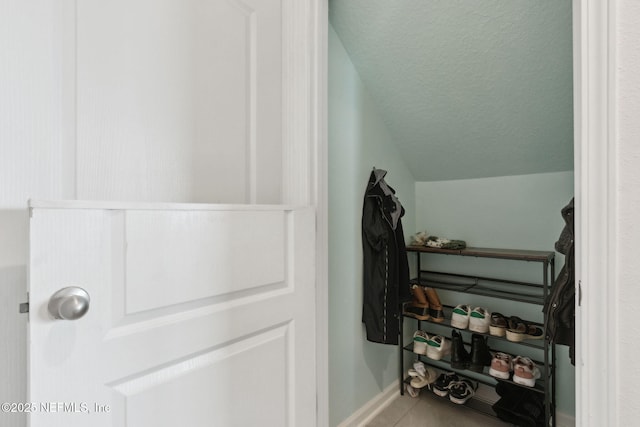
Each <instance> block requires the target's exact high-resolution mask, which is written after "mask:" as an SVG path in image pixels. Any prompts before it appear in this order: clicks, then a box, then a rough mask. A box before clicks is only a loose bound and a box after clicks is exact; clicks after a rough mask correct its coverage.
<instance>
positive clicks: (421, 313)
mask: <svg viewBox="0 0 640 427" xmlns="http://www.w3.org/2000/svg"><path fill="white" fill-rule="evenodd" d="M411 295H413V301H411V302H408V303H405V304H404V306H403V310H402V312H403V313H404V314H405V315H407V316H411V317H415V318H416V319H418V320H429V319H430V318H431V316H430V315H429V302H428V301H427V297H426V295H425V294H424V289H423V288H422V286H418V285H414V284H412V285H411Z"/></svg>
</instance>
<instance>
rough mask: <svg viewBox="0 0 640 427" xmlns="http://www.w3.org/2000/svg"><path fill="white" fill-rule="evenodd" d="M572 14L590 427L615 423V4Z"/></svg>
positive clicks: (582, 371) (584, 419)
mask: <svg viewBox="0 0 640 427" xmlns="http://www.w3.org/2000/svg"><path fill="white" fill-rule="evenodd" d="M573 10H574V18H573V26H574V129H575V144H574V148H575V153H574V156H575V158H574V159H575V194H576V204H577V209H576V218H575V219H576V246H575V248H576V286H578V283H581V292H579V290H578V292H576V295H577V300H576V303H580V306H579V307H577V311H576V355H577V360H576V425H580V426H593V427H596V426H604V425H619V423H618V415H617V414H618V411H617V409H616V407H617V402H616V400H617V395H618V393H617V390H618V378H619V371H618V363H616V360H617V359H618V354H619V351H618V347H617V346H618V342H619V341H618V337H617V334H618V333H617V330H618V328H617V321H616V313H617V310H616V307H617V301H618V300H617V295H618V289H617V282H616V253H615V250H616V244H615V239H616V234H617V233H616V218H617V210H616V204H617V203H616V202H617V200H616V199H617V194H616V160H617V159H616V152H615V141H616V140H615V137H616V135H615V132H616V126H615V123H616V100H615V95H616V87H615V65H616V57H615V52H616V36H615V31H616V14H615V11H616V0H582V1H581V0H574V1H573ZM580 293H581V294H582V298H581V301H580ZM605 367H606V368H605Z"/></svg>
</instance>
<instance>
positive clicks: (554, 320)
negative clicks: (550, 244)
mask: <svg viewBox="0 0 640 427" xmlns="http://www.w3.org/2000/svg"><path fill="white" fill-rule="evenodd" d="M562 218H564V222H565V226H564V229H563V230H562V233H560V238H559V239H558V241H557V242H556V250H557V251H558V252H560V253H562V254H564V255H565V260H564V266H563V267H562V270H560V274H558V278H557V279H556V280H555V282H554V283H553V288H552V289H551V293H550V294H549V296H548V297H547V301H546V302H545V306H544V312H545V321H546V322H545V323H546V324H547V339H548V340H549V341H551V342H554V343H556V344H564V345H568V346H569V357H570V358H571V363H572V364H574V365H575V327H576V321H575V315H576V307H575V293H576V292H575V291H576V288H575V277H576V276H575V260H574V240H575V239H574V220H573V199H571V201H570V202H569V204H568V205H567V206H565V207H564V208H562Z"/></svg>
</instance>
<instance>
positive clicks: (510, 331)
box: [506, 316, 544, 342]
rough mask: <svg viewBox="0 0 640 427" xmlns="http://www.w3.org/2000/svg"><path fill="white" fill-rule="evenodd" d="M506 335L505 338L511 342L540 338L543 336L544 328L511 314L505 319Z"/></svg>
mask: <svg viewBox="0 0 640 427" xmlns="http://www.w3.org/2000/svg"><path fill="white" fill-rule="evenodd" d="M506 335H507V339H508V340H509V341H513V342H520V341H524V340H540V339H542V338H544V330H543V329H542V328H541V327H540V326H538V325H536V324H534V323H532V322H528V321H526V320H522V319H521V318H519V317H517V316H511V317H509V319H507V330H506Z"/></svg>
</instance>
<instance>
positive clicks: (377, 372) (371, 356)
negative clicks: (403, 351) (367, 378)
mask: <svg viewBox="0 0 640 427" xmlns="http://www.w3.org/2000/svg"><path fill="white" fill-rule="evenodd" d="M362 336H363V339H362V341H361V343H362V354H363V355H364V361H365V363H366V364H367V368H369V372H370V373H371V378H373V379H374V380H375V382H376V384H377V385H378V389H379V390H384V389H385V387H386V386H387V385H388V384H385V378H384V373H385V371H386V370H385V369H380V367H381V366H392V365H393V364H394V363H397V362H398V361H397V358H398V354H397V352H395V351H381V350H382V349H389V348H393V349H397V346H395V345H393V346H390V345H386V344H379V343H374V342H369V341H367V340H366V339H364V337H365V336H366V333H365V331H364V326H363V330H362Z"/></svg>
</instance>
